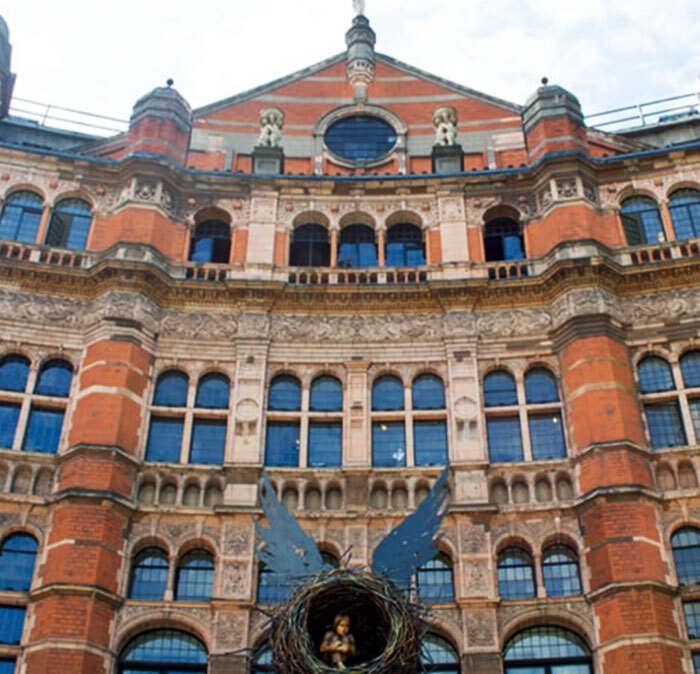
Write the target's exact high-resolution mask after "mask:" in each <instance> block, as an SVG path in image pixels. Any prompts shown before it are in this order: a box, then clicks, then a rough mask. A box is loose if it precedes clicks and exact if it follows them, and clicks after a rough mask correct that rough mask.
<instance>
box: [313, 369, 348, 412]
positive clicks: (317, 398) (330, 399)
mask: <svg viewBox="0 0 700 674" xmlns="http://www.w3.org/2000/svg"><path fill="white" fill-rule="evenodd" d="M309 409H310V410H311V411H313V412H342V410H343V386H342V384H341V383H340V382H339V381H338V380H337V379H336V378H335V377H318V379H314V381H313V383H312V384H311V399H310V401H309Z"/></svg>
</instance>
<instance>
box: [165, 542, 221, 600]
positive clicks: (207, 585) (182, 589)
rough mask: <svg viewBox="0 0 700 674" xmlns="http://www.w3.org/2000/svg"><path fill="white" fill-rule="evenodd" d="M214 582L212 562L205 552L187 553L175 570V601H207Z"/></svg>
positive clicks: (194, 551)
mask: <svg viewBox="0 0 700 674" xmlns="http://www.w3.org/2000/svg"><path fill="white" fill-rule="evenodd" d="M213 582H214V560H213V559H212V557H211V555H210V554H209V553H208V552H206V550H193V551H192V552H188V553H187V554H186V555H185V556H184V557H183V558H182V560H180V565H179V567H178V570H177V579H176V581H175V599H176V600H178V601H208V600H209V599H211V591H212V583H213Z"/></svg>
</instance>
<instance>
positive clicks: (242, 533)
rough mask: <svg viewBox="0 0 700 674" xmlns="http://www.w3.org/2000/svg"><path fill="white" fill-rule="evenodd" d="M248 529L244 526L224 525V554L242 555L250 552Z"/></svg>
mask: <svg viewBox="0 0 700 674" xmlns="http://www.w3.org/2000/svg"><path fill="white" fill-rule="evenodd" d="M250 542H251V536H250V530H249V529H246V528H244V527H238V526H229V527H226V535H225V539H224V554H226V555H233V556H237V557H242V556H244V555H247V554H248V553H249V552H250Z"/></svg>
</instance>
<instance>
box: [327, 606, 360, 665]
mask: <svg viewBox="0 0 700 674" xmlns="http://www.w3.org/2000/svg"><path fill="white" fill-rule="evenodd" d="M320 651H321V655H322V656H323V657H324V659H325V660H326V662H328V664H330V665H331V666H332V667H333V668H335V669H339V670H345V669H347V667H346V666H345V663H346V662H347V660H348V658H351V657H352V656H354V655H355V653H356V652H357V651H356V649H355V639H354V637H353V636H352V634H350V617H349V616H348V615H346V614H345V613H339V614H338V615H336V616H335V618H333V629H332V630H328V631H327V632H326V633H325V634H324V635H323V641H322V642H321V648H320Z"/></svg>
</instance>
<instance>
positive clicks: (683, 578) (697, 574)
mask: <svg viewBox="0 0 700 674" xmlns="http://www.w3.org/2000/svg"><path fill="white" fill-rule="evenodd" d="M671 546H672V548H673V562H674V565H675V567H676V577H677V578H678V582H679V583H680V584H681V585H697V584H699V583H700V530H698V529H695V528H693V527H684V528H683V529H679V530H678V531H676V533H674V534H673V536H671Z"/></svg>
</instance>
